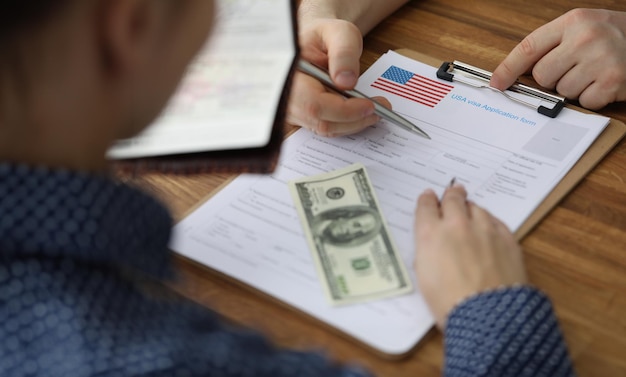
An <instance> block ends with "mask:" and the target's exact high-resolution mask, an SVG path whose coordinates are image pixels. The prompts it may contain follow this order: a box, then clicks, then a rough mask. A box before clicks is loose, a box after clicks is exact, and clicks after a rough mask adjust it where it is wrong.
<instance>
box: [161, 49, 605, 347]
mask: <svg viewBox="0 0 626 377" xmlns="http://www.w3.org/2000/svg"><path fill="white" fill-rule="evenodd" d="M357 89H358V90H360V91H362V92H363V93H365V94H367V95H370V96H385V97H386V98H387V99H389V100H390V101H391V103H392V104H393V108H394V110H395V111H397V112H399V113H400V114H402V115H403V116H405V117H406V118H407V119H409V120H411V121H412V122H414V123H415V124H416V125H417V126H419V127H420V128H421V129H423V130H424V131H425V132H427V133H428V134H429V135H430V136H431V138H432V140H427V139H424V138H421V137H419V136H417V135H415V134H412V133H410V132H408V131H405V130H404V129H402V128H400V127H397V126H394V125H391V124H387V123H385V122H381V123H379V124H378V125H376V126H375V127H371V128H369V129H367V130H365V131H363V132H361V133H359V134H357V135H353V136H349V137H342V138H333V139H329V138H323V137H319V136H316V135H314V134H313V133H311V132H309V131H307V130H299V131H298V132H296V133H295V134H294V135H292V136H291V137H289V138H288V139H287V140H286V141H285V143H284V144H283V149H282V153H281V159H280V162H279V167H278V168H277V170H276V171H275V172H274V173H273V174H272V175H267V176H264V175H242V176H240V177H238V178H237V179H235V180H234V181H233V182H232V183H230V184H229V185H228V186H226V187H225V188H224V189H222V190H221V191H220V192H219V193H217V194H216V195H215V196H214V197H213V198H212V199H210V200H209V201H207V202H206V203H205V204H203V205H202V206H200V207H199V208H198V209H197V210H195V211H194V212H193V213H191V214H190V215H189V216H188V217H186V218H185V219H183V220H182V221H181V222H180V223H179V224H178V225H177V226H176V227H175V232H174V237H173V240H172V243H171V247H172V249H173V250H175V251H176V252H178V253H180V254H182V255H184V256H186V257H189V258H191V259H193V260H196V261H198V262H200V263H202V264H205V265H207V266H209V267H211V268H213V269H216V270H218V271H221V272H223V273H225V274H227V275H230V276H232V277H234V278H236V279H238V280H241V281H243V282H245V283H247V284H249V285H251V286H252V287H254V288H257V289H259V290H261V291H264V292H266V293H268V294H270V295H272V296H274V297H276V298H278V299H280V300H282V301H284V302H286V303H288V304H290V305H292V306H294V307H296V308H298V309H300V310H302V311H304V312H306V313H308V314H310V315H312V316H314V317H316V318H319V319H320V320H322V321H324V322H326V323H328V324H330V325H332V326H334V327H336V328H338V329H339V330H341V331H343V332H345V333H347V334H348V335H350V336H352V337H354V338H356V339H357V340H359V341H361V342H363V343H365V344H367V345H368V346H370V347H372V348H374V349H377V350H378V351H381V352H383V353H387V354H402V353H405V352H407V351H408V350H410V349H411V348H412V347H413V346H414V345H415V344H416V343H417V342H418V341H419V339H420V338H421V337H422V336H423V335H424V334H425V333H426V332H427V331H428V330H429V328H430V327H431V326H432V325H433V319H432V318H431V316H430V314H429V312H428V309H427V307H426V305H425V303H424V302H423V300H422V298H421V296H420V293H419V292H418V291H415V292H413V293H412V294H409V295H406V296H402V297H396V298H391V299H387V300H382V301H376V302H369V303H364V304H356V305H352V306H344V307H331V306H329V305H328V303H327V302H326V299H325V297H324V293H323V290H322V286H321V284H320V282H319V281H318V278H317V275H316V271H315V267H314V264H313V261H312V258H311V256H310V252H309V250H308V247H307V242H306V239H305V236H304V233H303V231H302V229H301V226H300V221H299V219H298V215H297V213H296V210H295V208H294V206H293V204H292V202H291V196H290V194H289V190H288V188H287V182H288V181H290V180H292V179H295V178H298V177H301V176H307V175H314V174H318V173H321V172H326V171H330V170H335V169H337V168H341V167H344V166H346V165H350V164H352V163H355V162H361V163H363V164H364V165H365V166H366V168H367V169H368V172H369V175H370V178H371V180H372V184H373V185H374V187H375V189H376V190H377V195H378V198H379V200H380V205H381V208H382V211H383V214H384V216H385V218H386V220H387V222H388V224H389V228H390V231H391V232H392V235H393V237H394V238H395V241H396V244H397V245H398V249H399V250H400V252H401V253H402V254H403V258H404V263H406V266H407V269H408V270H410V271H411V270H412V268H411V266H412V261H413V253H414V245H413V238H412V234H413V216H414V208H415V204H416V199H417V197H418V195H419V194H420V193H421V192H422V191H424V190H425V189H427V188H431V189H434V190H435V191H436V192H438V193H439V194H441V193H443V190H444V189H445V187H446V186H447V185H448V184H449V183H450V181H451V179H452V178H453V177H455V178H456V182H459V183H461V184H463V185H465V187H466V188H467V190H468V193H469V199H470V200H472V201H474V202H476V203H477V204H478V205H480V206H483V207H485V208H486V209H488V210H489V211H490V212H491V213H493V214H494V215H495V216H497V217H498V218H500V219H501V220H502V221H503V222H504V223H505V224H506V225H507V226H508V227H509V228H510V229H511V230H512V231H515V230H516V229H517V228H519V227H520V226H521V224H522V223H523V222H524V220H525V219H526V218H527V217H528V216H529V215H530V214H531V213H532V211H533V210H534V209H535V208H536V207H537V206H538V205H539V204H540V203H541V201H542V200H543V199H544V198H545V197H546V196H547V195H548V194H549V193H550V191H551V190H552V189H553V188H554V187H555V186H556V184H557V183H558V182H559V181H560V180H561V178H563V176H564V175H565V174H566V173H567V172H568V170H569V169H571V168H572V166H573V165H574V164H575V163H576V161H577V160H578V159H579V158H580V157H581V156H582V154H583V153H584V152H585V150H587V148H588V147H589V146H590V145H591V144H592V143H593V141H594V140H595V139H596V138H597V137H598V135H599V134H600V133H601V132H602V130H603V129H604V128H605V127H606V126H607V124H608V122H609V119H608V118H606V117H601V116H598V115H590V114H583V113H581V112H578V111H574V110H571V109H567V108H566V109H564V110H563V111H562V112H561V113H560V114H559V115H558V117H556V118H555V119H552V118H549V117H546V116H543V115H541V114H539V113H537V112H536V111H535V110H533V109H531V108H529V107H525V106H523V105H520V104H517V103H515V102H513V101H510V100H509V99H506V98H505V97H503V96H502V95H501V94H498V93H496V92H492V91H490V90H485V89H476V88H472V87H471V86H466V85H463V84H461V83H450V82H446V81H440V80H439V79H437V78H436V69H435V68H433V67H430V66H427V65H425V64H423V63H420V62H417V61H415V60H412V59H409V58H406V57H404V56H402V55H399V54H397V53H394V52H388V53H387V54H385V55H383V56H382V57H381V58H380V59H379V60H378V61H377V62H376V63H375V64H374V65H372V66H371V67H370V69H369V70H368V71H367V72H365V73H364V74H363V76H362V77H361V79H360V80H359V85H358V87H357ZM413 279H415V277H414V276H413ZM414 285H415V286H417V285H416V284H414Z"/></svg>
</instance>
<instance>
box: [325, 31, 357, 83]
mask: <svg viewBox="0 0 626 377" xmlns="http://www.w3.org/2000/svg"><path fill="white" fill-rule="evenodd" d="M323 37H324V40H325V42H326V48H327V49H328V70H329V72H330V77H332V79H333V82H334V83H335V84H336V85H337V86H338V87H339V88H340V89H352V88H354V86H355V85H356V82H357V80H358V77H359V73H360V58H361V52H362V51H363V36H362V35H361V32H360V31H359V29H358V28H357V27H356V26H355V25H354V24H352V23H350V22H345V21H344V22H340V23H337V24H335V27H333V28H328V29H326V33H325V35H324V36H323Z"/></svg>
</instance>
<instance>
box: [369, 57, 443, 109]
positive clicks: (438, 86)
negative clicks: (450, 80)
mask: <svg viewBox="0 0 626 377" xmlns="http://www.w3.org/2000/svg"><path fill="white" fill-rule="evenodd" d="M371 86H372V87H374V88H377V89H380V90H383V91H386V92H388V93H391V94H395V95H397V96H400V97H403V98H406V99H408V100H411V101H414V102H417V103H420V104H422V105H425V106H428V107H435V105H437V104H438V103H439V102H440V101H441V100H442V99H443V98H444V97H445V96H446V95H447V94H448V93H450V91H451V90H452V89H453V88H454V86H452V85H448V84H445V83H441V82H439V81H436V80H433V79H430V78H428V77H424V76H422V75H418V74H415V73H413V72H410V71H407V70H405V69H402V68H398V67H396V66H390V67H389V68H388V69H387V70H386V71H385V72H384V73H383V74H382V75H381V76H380V77H379V78H377V79H376V81H374V83H372V84H371Z"/></svg>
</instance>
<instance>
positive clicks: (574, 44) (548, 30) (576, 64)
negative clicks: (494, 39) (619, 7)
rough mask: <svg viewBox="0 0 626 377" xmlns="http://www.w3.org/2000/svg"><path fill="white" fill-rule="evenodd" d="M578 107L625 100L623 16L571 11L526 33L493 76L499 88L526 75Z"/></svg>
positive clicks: (625, 25) (625, 21) (625, 22)
mask: <svg viewBox="0 0 626 377" xmlns="http://www.w3.org/2000/svg"><path fill="white" fill-rule="evenodd" d="M531 68H532V75H533V77H534V79H535V81H536V82H537V83H538V84H539V85H541V86H543V87H546V88H549V89H554V90H556V91H557V92H558V93H559V94H561V95H562V96H564V97H566V98H568V99H572V100H576V99H577V100H578V102H579V103H580V105H581V106H583V107H586V108H589V109H599V108H602V107H604V106H605V105H607V104H609V103H611V102H617V101H625V100H626V12H616V11H609V10H603V9H574V10H572V11H569V12H567V13H565V14H564V15H562V16H561V17H558V18H557V19H555V20H553V21H551V22H549V23H547V24H545V25H543V26H541V27H540V28H538V29H537V30H535V31H533V32H532V33H530V34H529V35H528V36H527V37H526V38H524V40H522V42H521V43H520V44H518V45H517V46H516V47H515V48H514V49H513V50H512V51H511V52H510V53H509V55H508V56H507V57H506V58H505V59H504V60H503V61H502V63H500V65H499V66H498V67H497V68H496V69H495V71H494V72H493V76H492V78H491V86H493V87H495V88H498V89H500V90H504V89H506V88H508V87H509V86H510V85H512V84H513V82H514V81H515V80H516V79H517V77H518V76H520V75H522V74H524V73H526V72H529V71H530V69H531Z"/></svg>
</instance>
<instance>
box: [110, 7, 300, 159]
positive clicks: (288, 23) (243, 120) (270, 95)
mask: <svg viewBox="0 0 626 377" xmlns="http://www.w3.org/2000/svg"><path fill="white" fill-rule="evenodd" d="M292 18H293V16H292V10H291V1H289V0H219V1H217V2H216V17H215V25H214V27H213V30H212V32H211V37H210V38H209V39H208V41H207V44H206V45H205V46H204V48H203V49H202V51H201V52H200V53H199V54H198V56H197V57H196V59H195V60H194V61H193V62H192V64H191V65H190V66H189V68H188V72H187V74H186V76H185V78H184V79H183V81H182V83H181V85H180V87H179V89H178V91H177V93H176V94H175V95H174V96H173V97H172V99H171V101H170V103H169V104H168V106H167V108H166V109H165V110H164V111H163V113H162V114H161V116H160V118H159V119H157V120H156V121H155V122H154V123H153V124H152V125H151V126H150V127H148V128H147V129H146V130H145V131H143V132H142V133H141V134H140V135H138V136H136V137H133V138H130V139H124V140H120V141H119V142H118V143H116V144H115V145H114V146H113V147H112V148H111V149H110V150H109V152H108V156H109V157H110V158H115V159H120V158H136V157H148V156H159V155H168V154H178V153H193V152H207V151H213V150H226V149H242V148H257V147H263V146H265V145H266V144H267V143H268V142H269V140H270V136H271V132H272V127H273V125H274V120H275V117H276V109H277V108H278V103H279V101H280V98H281V94H282V93H283V88H284V86H285V82H286V80H287V77H288V74H289V72H290V69H291V64H292V63H293V60H294V56H295V54H296V50H295V42H294V41H295V38H294V29H293V24H292ZM154 63H155V64H159V62H154Z"/></svg>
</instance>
